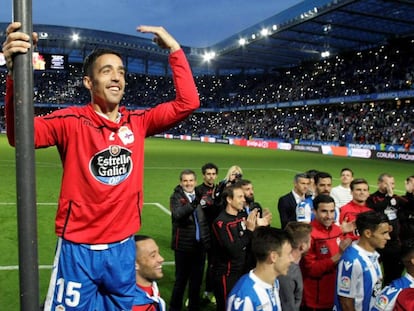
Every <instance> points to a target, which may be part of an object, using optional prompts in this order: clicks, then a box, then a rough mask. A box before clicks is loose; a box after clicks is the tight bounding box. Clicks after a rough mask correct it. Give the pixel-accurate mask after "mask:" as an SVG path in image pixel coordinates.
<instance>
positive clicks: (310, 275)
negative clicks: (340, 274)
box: [300, 194, 351, 311]
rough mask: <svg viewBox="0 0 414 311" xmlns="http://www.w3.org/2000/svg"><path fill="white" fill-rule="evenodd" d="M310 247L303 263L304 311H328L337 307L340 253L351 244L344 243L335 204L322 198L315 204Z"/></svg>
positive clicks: (316, 199) (326, 196)
mask: <svg viewBox="0 0 414 311" xmlns="http://www.w3.org/2000/svg"><path fill="white" fill-rule="evenodd" d="M313 208H314V213H315V219H314V220H312V222H311V225H312V232H311V246H310V249H309V250H308V252H307V253H306V255H305V256H304V257H303V258H302V260H301V262H300V267H301V270H302V277H303V299H302V307H301V310H303V311H327V310H332V308H333V306H334V295H335V284H336V266H337V263H338V262H339V259H340V257H341V253H342V252H343V251H344V250H345V249H346V248H347V247H348V246H349V245H350V244H351V240H350V239H346V240H342V236H343V235H342V230H341V228H340V227H339V226H337V225H336V224H335V223H334V221H335V201H334V199H333V198H332V197H330V196H329V195H325V194H319V195H317V196H316V197H315V199H314V200H313Z"/></svg>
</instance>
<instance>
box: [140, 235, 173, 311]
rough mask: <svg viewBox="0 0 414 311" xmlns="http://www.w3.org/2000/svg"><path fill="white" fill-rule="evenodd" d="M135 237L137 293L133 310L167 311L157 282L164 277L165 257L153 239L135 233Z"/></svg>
mask: <svg viewBox="0 0 414 311" xmlns="http://www.w3.org/2000/svg"><path fill="white" fill-rule="evenodd" d="M134 238H135V245H136V259H135V277H136V280H137V295H136V296H135V299H134V305H133V307H132V311H165V310H166V308H165V301H164V300H163V299H162V298H161V297H160V293H159V291H158V286H157V282H156V281H158V280H160V279H161V278H162V277H163V272H162V263H163V262H164V258H163V257H162V256H161V254H160V250H159V247H158V245H157V243H156V242H155V241H154V240H153V239H151V238H150V237H148V236H145V235H135V237H134Z"/></svg>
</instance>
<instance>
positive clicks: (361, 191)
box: [351, 183, 369, 205]
mask: <svg viewBox="0 0 414 311" xmlns="http://www.w3.org/2000/svg"><path fill="white" fill-rule="evenodd" d="M351 193H352V200H353V201H354V202H355V203H356V204H359V205H362V204H365V201H366V200H367V199H368V197H369V187H368V184H365V183H359V184H355V185H354V186H353V189H352V191H351Z"/></svg>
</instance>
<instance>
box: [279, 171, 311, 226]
mask: <svg viewBox="0 0 414 311" xmlns="http://www.w3.org/2000/svg"><path fill="white" fill-rule="evenodd" d="M309 184H310V178H309V176H308V175H307V174H305V173H300V174H296V175H295V177H294V179H293V189H292V191H291V192H289V193H287V194H285V195H283V196H281V197H280V198H279V201H278V203H277V209H278V211H279V217H280V225H281V227H282V228H285V226H286V225H287V223H288V222H290V221H305V222H310V221H311V214H312V199H311V198H310V196H309V195H308V190H309Z"/></svg>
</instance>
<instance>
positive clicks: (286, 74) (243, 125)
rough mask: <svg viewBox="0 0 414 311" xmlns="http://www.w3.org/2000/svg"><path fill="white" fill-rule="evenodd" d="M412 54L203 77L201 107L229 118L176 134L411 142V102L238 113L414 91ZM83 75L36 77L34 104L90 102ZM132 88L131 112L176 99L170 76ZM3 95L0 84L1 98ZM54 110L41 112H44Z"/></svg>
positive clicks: (402, 43)
mask: <svg viewBox="0 0 414 311" xmlns="http://www.w3.org/2000/svg"><path fill="white" fill-rule="evenodd" d="M413 48H414V40H411V39H403V40H395V41H393V42H390V44H388V45H384V46H380V47H377V48H375V49H370V50H365V51H362V52H356V53H355V52H352V53H348V54H347V55H341V56H335V57H333V58H331V59H325V60H321V61H320V62H316V63H305V64H302V65H301V66H299V67H295V68H289V69H280V70H277V71H273V72H270V73H266V74H260V75H243V74H237V75H226V76H220V75H217V76H214V75H213V76H197V77H195V79H196V83H197V87H198V90H199V93H200V99H201V107H202V108H214V109H222V110H223V109H224V110H225V111H226V112H200V113H195V114H194V115H193V116H192V117H191V118H190V119H188V120H187V121H185V122H183V123H181V124H179V125H178V126H177V127H175V128H174V130H173V133H174V134H211V135H221V136H243V137H246V138H247V137H252V136H254V137H261V138H272V139H279V140H287V141H288V140H294V139H299V140H319V141H334V142H339V143H370V144H373V143H386V144H405V143H407V142H411V141H413V139H414V137H413V136H414V131H413V121H412V120H414V118H413V116H414V108H412V105H411V102H410V100H403V99H401V100H395V101H382V102H378V101H376V102H368V103H353V104H337V105H324V106H321V105H315V106H302V107H295V108H278V109H275V108H272V109H270V108H269V109H260V110H258V109H255V110H245V111H241V110H240V109H238V108H240V107H246V106H254V105H260V104H271V103H283V102H289V101H298V100H309V99H320V98H329V97H338V96H350V95H362V94H371V93H382V92H391V91H398V90H409V89H412V88H413V85H412V80H413V77H414V57H413V55H414V53H413ZM81 72H82V71H81V67H80V66H79V65H70V70H67V71H36V72H35V89H34V101H35V103H48V104H57V105H60V106H64V105H72V104H75V105H82V104H84V103H86V102H87V101H88V96H89V95H88V92H87V90H86V89H85V88H84V87H83V85H82V79H81V74H82V73H81ZM0 75H2V77H1V81H5V79H4V77H3V76H4V75H5V72H2V71H0ZM127 82H128V87H127V89H126V93H125V96H124V101H123V102H124V103H125V105H127V106H129V107H137V106H138V107H151V106H154V105H155V104H157V103H159V102H163V101H165V100H168V99H170V98H172V97H173V94H174V89H173V83H172V79H171V77H167V76H148V75H145V74H135V73H128V74H127ZM4 89H5V86H4V84H3V83H2V84H0V93H1V94H3V95H4ZM160 94H161V95H160ZM49 110H50V109H41V110H40V112H39V113H47V112H48V111H49ZM0 122H1V121H0Z"/></svg>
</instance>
